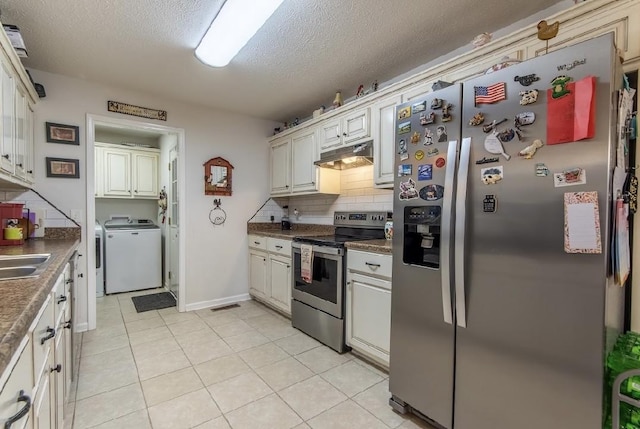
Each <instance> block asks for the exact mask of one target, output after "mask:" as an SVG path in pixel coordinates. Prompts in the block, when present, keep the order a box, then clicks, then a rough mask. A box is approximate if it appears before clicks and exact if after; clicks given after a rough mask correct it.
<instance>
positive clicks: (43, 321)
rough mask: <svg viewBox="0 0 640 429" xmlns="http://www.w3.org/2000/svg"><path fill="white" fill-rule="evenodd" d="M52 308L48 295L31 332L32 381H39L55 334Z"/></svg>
mask: <svg viewBox="0 0 640 429" xmlns="http://www.w3.org/2000/svg"><path fill="white" fill-rule="evenodd" d="M53 306H54V304H53V300H52V299H51V295H50V296H49V297H48V298H47V301H46V302H45V303H44V306H43V308H44V310H43V311H42V312H41V315H40V318H39V319H37V320H38V321H37V322H36V325H35V327H34V329H33V332H32V338H31V341H32V344H33V370H34V379H36V380H39V379H40V373H41V372H42V369H43V365H44V364H45V361H46V359H47V354H48V353H49V348H51V347H53V336H54V334H55V324H54V319H53V313H54V311H53Z"/></svg>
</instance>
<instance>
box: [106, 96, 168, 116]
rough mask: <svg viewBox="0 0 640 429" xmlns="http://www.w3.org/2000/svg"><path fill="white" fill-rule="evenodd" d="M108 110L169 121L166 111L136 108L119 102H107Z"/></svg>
mask: <svg viewBox="0 0 640 429" xmlns="http://www.w3.org/2000/svg"><path fill="white" fill-rule="evenodd" d="M107 109H108V110H109V112H116V113H122V114H125V115H131V116H140V117H141V118H148V119H157V120H158V121H166V120H167V111H166V110H157V109H149V108H147V107H140V106H134V105H132V104H127V103H121V102H119V101H111V100H109V101H107Z"/></svg>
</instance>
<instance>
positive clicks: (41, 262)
mask: <svg viewBox="0 0 640 429" xmlns="http://www.w3.org/2000/svg"><path fill="white" fill-rule="evenodd" d="M49 258H51V254H50V253H39V254H29V255H0V280H15V279H23V278H29V277H38V276H39V275H40V274H41V273H42V272H43V271H44V270H45V269H46V267H47V265H48V264H47V263H48V262H49Z"/></svg>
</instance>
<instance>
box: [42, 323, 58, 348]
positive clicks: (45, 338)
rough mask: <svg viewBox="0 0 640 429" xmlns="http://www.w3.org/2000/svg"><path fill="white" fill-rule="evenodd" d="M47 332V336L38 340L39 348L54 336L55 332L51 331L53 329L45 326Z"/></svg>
mask: <svg viewBox="0 0 640 429" xmlns="http://www.w3.org/2000/svg"><path fill="white" fill-rule="evenodd" d="M47 332H48V334H47V336H46V337H43V338H40V345H41V346H42V345H44V343H45V342H47V340H50V339H51V338H53V337H55V336H56V330H55V329H53V328H50V327H48V326H47Z"/></svg>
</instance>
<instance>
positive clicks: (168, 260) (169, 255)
mask: <svg viewBox="0 0 640 429" xmlns="http://www.w3.org/2000/svg"><path fill="white" fill-rule="evenodd" d="M174 153H175V159H176V163H177V166H176V169H177V170H179V167H180V157H181V155H182V154H181V153H180V147H179V146H178V144H177V142H176V144H175V145H174V146H172V147H171V148H170V149H169V151H168V158H169V159H168V161H169V165H171V164H172V156H173V154H174ZM176 181H177V182H178V183H177V184H178V186H180V171H178V172H177V177H176ZM172 182H173V170H170V172H169V187H168V190H167V210H166V213H165V219H167V220H169V221H170V222H166V223H165V225H166V231H167V236H166V239H165V264H166V265H167V268H166V272H168V273H171V274H174V273H173V272H172V269H171V268H172V266H173V262H174V260H175V255H174V254H173V252H172V250H171V249H172V248H173V246H172V244H171V242H172V235H173V234H174V231H173V228H174V223H173V221H175V219H174V218H173V207H171V206H172V205H173V202H174V200H175V201H176V202H177V204H178V219H182V218H181V217H180V200H179V199H177V198H176V195H174V193H173V186H172ZM179 192H180V190H179V189H178V190H177V192H176V193H179ZM175 229H176V230H177V231H178V232H177V234H178V246H180V235H181V234H180V232H181V231H180V223H177V224H175ZM177 253H178V259H179V257H180V249H179V247H178V251H177ZM179 262H180V261H179V260H178V268H177V270H178V290H177V294H178V296H177V298H178V300H180V292H181V291H180V285H181V284H182V283H181V282H180V265H179ZM164 274H166V273H163V277H164ZM167 280H168V284H167V288H168V289H169V292H173V290H172V288H171V286H172V282H173V279H172V276H171V277H168V278H167Z"/></svg>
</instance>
